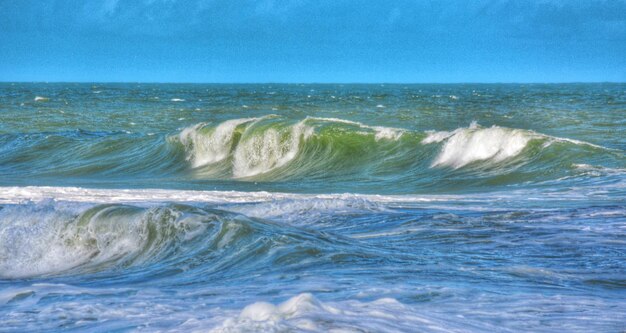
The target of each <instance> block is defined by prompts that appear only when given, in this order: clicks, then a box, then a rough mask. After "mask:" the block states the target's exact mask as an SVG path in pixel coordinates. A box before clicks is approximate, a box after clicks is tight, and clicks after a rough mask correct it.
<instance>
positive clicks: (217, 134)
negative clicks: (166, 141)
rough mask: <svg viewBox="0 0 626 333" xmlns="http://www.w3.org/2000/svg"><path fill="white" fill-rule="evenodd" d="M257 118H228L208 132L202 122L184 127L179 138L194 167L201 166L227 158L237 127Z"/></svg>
mask: <svg viewBox="0 0 626 333" xmlns="http://www.w3.org/2000/svg"><path fill="white" fill-rule="evenodd" d="M257 120H259V118H243V119H233V120H227V121H225V122H223V123H221V124H219V125H218V126H217V127H215V128H213V129H210V130H209V132H208V133H206V132H203V129H205V128H206V124H205V123H200V124H196V125H194V126H190V127H187V128H185V129H183V130H182V131H181V132H180V134H179V135H178V138H179V140H180V142H181V143H182V144H183V145H184V146H185V147H186V148H187V149H186V151H187V160H188V161H190V162H191V165H192V166H193V167H200V166H204V165H207V164H212V163H216V162H219V161H222V160H224V159H226V158H227V157H228V155H229V154H230V151H231V149H232V144H233V137H234V134H235V130H236V129H237V127H238V126H239V125H242V124H245V123H250V122H254V121H257Z"/></svg>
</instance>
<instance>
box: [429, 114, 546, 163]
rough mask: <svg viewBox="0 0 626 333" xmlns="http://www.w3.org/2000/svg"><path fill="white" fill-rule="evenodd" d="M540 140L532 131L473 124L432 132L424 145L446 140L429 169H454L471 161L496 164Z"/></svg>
mask: <svg viewBox="0 0 626 333" xmlns="http://www.w3.org/2000/svg"><path fill="white" fill-rule="evenodd" d="M535 138H541V136H539V135H537V134H535V133H534V132H531V131H526V130H521V129H509V128H504V127H498V126H492V127H489V128H480V127H478V126H477V125H476V124H474V123H473V124H472V125H471V126H470V127H469V128H460V129H457V130H455V131H452V132H431V133H429V135H428V136H427V137H426V138H425V139H424V140H422V143H423V144H429V143H434V142H442V141H445V143H444V145H443V147H442V148H441V151H440V152H439V154H438V155H437V157H436V158H435V160H434V161H433V162H432V164H431V166H433V167H436V166H448V167H452V168H455V169H458V168H461V167H463V166H465V165H468V164H470V163H473V162H478V161H486V160H489V161H490V162H493V163H497V162H501V161H504V160H506V159H510V158H512V157H515V156H517V155H519V154H520V153H521V152H522V151H523V150H524V148H526V145H527V144H528V142H530V140H532V139H535Z"/></svg>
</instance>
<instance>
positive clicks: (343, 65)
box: [0, 0, 626, 83]
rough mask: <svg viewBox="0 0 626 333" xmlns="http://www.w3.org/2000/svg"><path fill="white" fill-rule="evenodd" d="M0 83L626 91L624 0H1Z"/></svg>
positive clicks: (625, 3) (625, 5)
mask: <svg viewBox="0 0 626 333" xmlns="http://www.w3.org/2000/svg"><path fill="white" fill-rule="evenodd" d="M0 81H130V82H403V83H405V82H418V83H419V82H573V81H621V82H623V81H626V0H624V1H622V0H607V1H594V0H585V1H578V0H570V1H565V0H560V1H556V0H551V1H549V0H544V1H541V0H536V1H532V0H525V1H522V0H519V1H504V0H502V1H486V0H465V1H461V0H457V1H454V0H441V1H425V0H424V1H419V0H414V1H392V0H386V1H378V0H362V1H353V0H343V1H342V0H334V1H326V0H317V1H308V0H307V1H304V0H302V1H299V0H294V1H278V0H259V1H245V0H241V1H233V0H143V1H142V0H133V1H130V0H90V1H75V0H58V1H54V0H50V1H46V0H40V1H31V0H0Z"/></svg>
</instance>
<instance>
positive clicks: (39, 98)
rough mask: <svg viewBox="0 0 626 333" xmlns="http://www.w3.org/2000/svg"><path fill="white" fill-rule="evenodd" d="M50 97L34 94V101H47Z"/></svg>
mask: <svg viewBox="0 0 626 333" xmlns="http://www.w3.org/2000/svg"><path fill="white" fill-rule="evenodd" d="M49 100H50V99H49V98H48V97H42V96H35V102H47V101H49Z"/></svg>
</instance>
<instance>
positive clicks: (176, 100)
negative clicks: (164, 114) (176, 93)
mask: <svg viewBox="0 0 626 333" xmlns="http://www.w3.org/2000/svg"><path fill="white" fill-rule="evenodd" d="M170 101H172V102H184V101H185V100H184V99H182V98H172V99H170Z"/></svg>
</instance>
